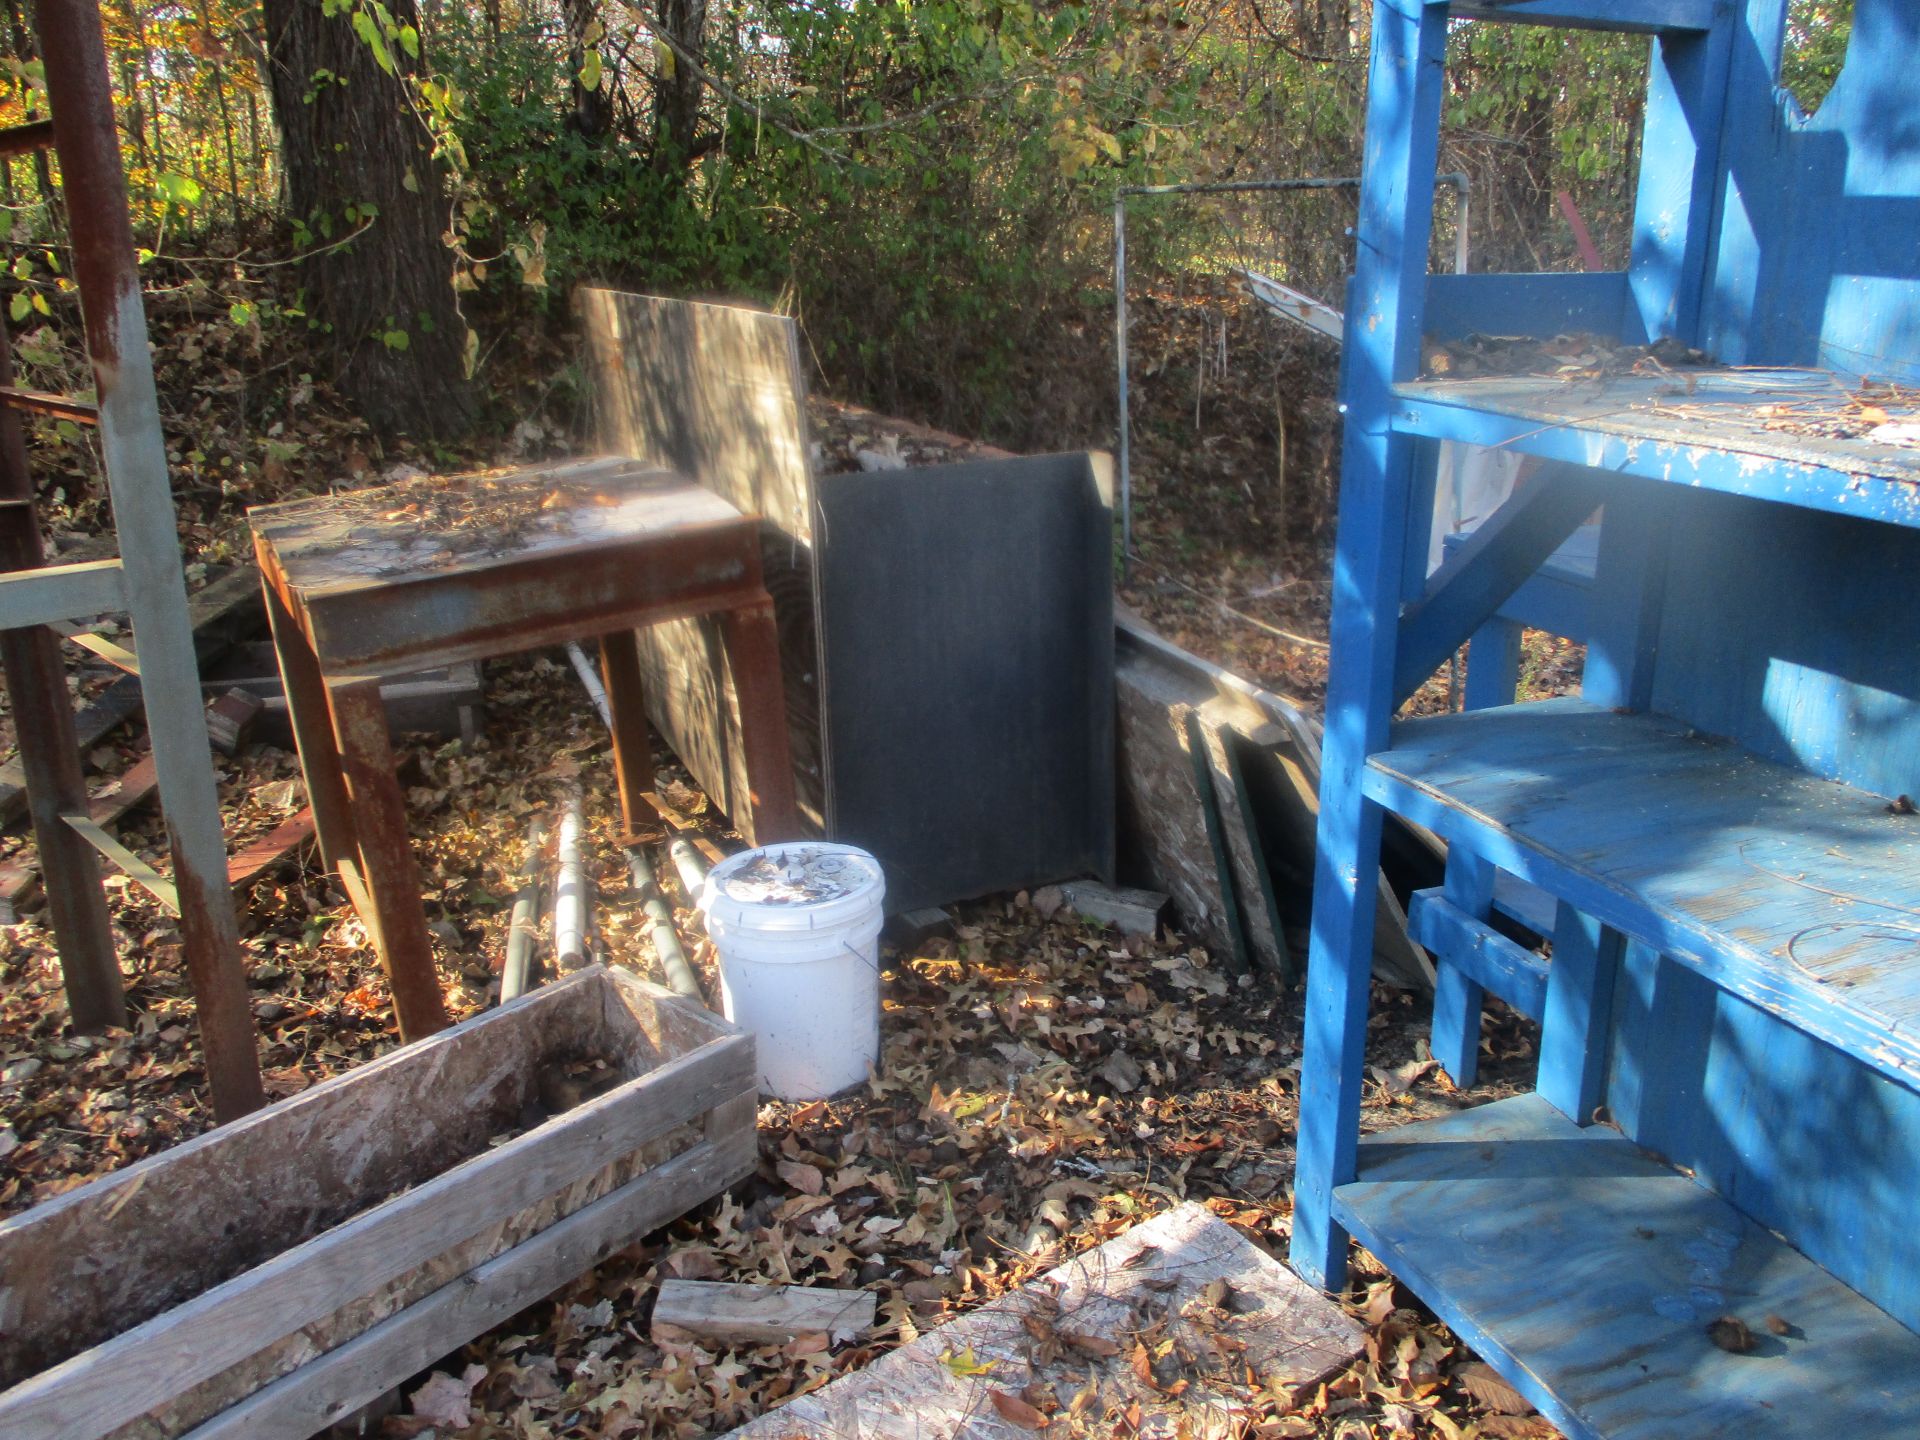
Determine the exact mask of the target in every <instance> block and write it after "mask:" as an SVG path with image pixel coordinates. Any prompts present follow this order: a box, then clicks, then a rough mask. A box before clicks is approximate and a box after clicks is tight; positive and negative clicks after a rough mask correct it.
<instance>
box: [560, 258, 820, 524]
mask: <svg viewBox="0 0 1920 1440" xmlns="http://www.w3.org/2000/svg"><path fill="white" fill-rule="evenodd" d="M574 311H575V314H576V315H577V316H578V317H579V320H580V330H581V335H582V337H583V339H584V342H585V346H586V351H587V360H588V369H589V371H590V373H591V375H592V378H593V386H594V403H595V412H596V415H595V418H596V425H597V429H598V432H599V437H600V440H601V444H602V448H604V449H607V450H611V451H613V452H615V453H618V454H624V455H631V456H633V457H634V458H636V459H640V460H650V461H652V462H654V463H656V464H660V465H667V466H671V467H672V468H673V469H675V470H677V471H679V472H680V473H681V474H683V475H687V476H690V477H691V478H693V479H695V480H697V481H699V482H700V483H701V484H702V485H705V486H706V487H707V488H708V489H710V490H712V491H713V492H714V493H715V494H717V495H721V496H723V497H725V498H726V499H727V500H729V501H731V502H732V503H733V504H734V506H735V507H736V508H738V509H739V510H740V511H741V512H742V513H743V514H747V515H759V516H761V517H763V518H764V519H765V520H766V521H767V522H768V523H769V524H771V525H773V526H775V527H776V528H777V529H779V530H781V531H782V532H783V533H785V534H787V535H790V536H792V537H793V538H794V539H796V540H798V541H800V543H801V544H803V545H807V544H811V543H812V542H813V529H814V515H813V486H812V478H811V470H810V463H809V457H808V454H807V429H806V379H805V371H804V370H802V368H801V365H800V328H799V326H798V324H797V323H796V322H795V321H794V320H793V318H792V317H791V316H788V315H774V314H771V313H768V312H766V311H763V310H753V309H749V308H748V307H746V306H744V305H705V304H699V303H696V302H693V301H689V300H669V299H665V298H663V297H661V296H657V295H632V294H627V293H624V292H622V291H618V290H603V289H598V288H595V287H591V286H587V287H582V288H581V289H579V290H577V291H575V292H574Z"/></svg>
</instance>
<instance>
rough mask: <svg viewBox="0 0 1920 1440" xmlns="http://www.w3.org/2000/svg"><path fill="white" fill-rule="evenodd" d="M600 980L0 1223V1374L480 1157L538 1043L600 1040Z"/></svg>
mask: <svg viewBox="0 0 1920 1440" xmlns="http://www.w3.org/2000/svg"><path fill="white" fill-rule="evenodd" d="M603 973H604V972H601V971H598V970H589V971H583V972H581V973H580V974H579V975H577V976H569V977H567V978H566V979H565V980H563V981H560V982H559V983H557V984H555V985H551V986H548V987H546V988H544V989H542V990H541V991H539V992H538V994H537V995H536V996H529V997H527V999H526V1000H525V1001H521V1002H516V1003H515V1004H512V1005H507V1006H502V1007H500V1008H499V1009H496V1010H492V1011H489V1012H487V1013H486V1014H485V1015H482V1016H479V1017H476V1018H475V1019H473V1020H470V1021H467V1022H465V1023H464V1024H462V1025H459V1026H456V1027H454V1028H453V1029H452V1030H449V1031H447V1032H446V1033H445V1034H444V1035H441V1036H437V1037H435V1038H434V1039H433V1040H432V1041H431V1042H430V1044H429V1045H428V1046H425V1047H420V1046H415V1047H406V1048H403V1049H400V1050H396V1051H394V1052H392V1053H390V1054H387V1055H384V1056H382V1057H380V1058H379V1059H377V1060H374V1061H372V1062H370V1063H369V1064H367V1065H364V1066H362V1067H360V1068H359V1069H357V1070H354V1071H352V1072H351V1073H350V1074H348V1075H345V1076H342V1077H340V1078H339V1079H338V1080H335V1081H328V1082H327V1083H325V1084H322V1085H317V1086H315V1087H313V1088H312V1089H310V1090H307V1091H304V1092H302V1093H301V1094H298V1095H295V1096H292V1097H290V1098H288V1099H286V1100H282V1101H280V1102H279V1103H277V1104H275V1105H273V1106H270V1107H268V1108H267V1109H265V1110H263V1111H260V1112H259V1113H258V1114H255V1115H251V1116H248V1117H246V1118H245V1119H243V1120H240V1121H237V1122H235V1123H233V1124H231V1125H227V1126H224V1127H222V1128H220V1129H218V1130H215V1131H211V1132H209V1133H207V1134H205V1135H201V1136H197V1137H195V1138H194V1139H192V1140H189V1141H187V1142H186V1143H184V1144H182V1145H178V1146H176V1147H174V1148H173V1149H171V1150H168V1151H166V1152H164V1153H163V1154H160V1155H156V1156H153V1157H151V1158H150V1159H147V1160H143V1161H141V1162H139V1163H138V1164H135V1165H131V1166H129V1167H127V1168H126V1169H125V1170H121V1171H118V1172H115V1173H114V1174H112V1175H107V1176H104V1177H102V1178H101V1179H99V1180H96V1181H94V1182H92V1183H91V1184H89V1185H86V1186H83V1187H81V1188H80V1189H78V1190H75V1191H72V1192H70V1193H69V1194H66V1195H62V1196H60V1197H59V1198H58V1199H55V1200H51V1201H49V1202H47V1203H46V1204H44V1205H40V1206H36V1207H35V1208H34V1209H32V1210H30V1211H28V1212H27V1213H25V1214H23V1215H18V1216H13V1217H11V1218H9V1219H7V1220H5V1221H0V1383H13V1382H16V1381H18V1380H20V1379H22V1378H24V1377H26V1376H29V1375H32V1374H34V1373H35V1372H37V1371H42V1370H45V1369H47V1367H49V1366H50V1365H53V1364H55V1363H58V1362H59V1361H60V1360H63V1359H65V1358H67V1357H68V1356H69V1355H72V1354H74V1353H77V1352H78V1351H80V1350H83V1349H85V1348H86V1347H88V1346H90V1345H96V1344H99V1343H100V1342H102V1341H104V1340H107V1339H109V1338H110V1337H112V1336H114V1335H116V1334H119V1333H120V1332H121V1331H123V1330H126V1329H128V1328H129V1327H130V1326H132V1325H135V1324H138V1323H139V1322H141V1321H145V1320H147V1319H149V1318H150V1317H152V1316H155V1315H158V1314H160V1313H161V1312H162V1311H165V1310H166V1309H168V1308H169V1307H171V1306H174V1305H177V1304H179V1303H180V1302H182V1301H184V1300H186V1299H188V1298H189V1297H192V1296H195V1295H198V1294H200V1293H202V1292H204V1291H207V1290H208V1289H210V1288H211V1287H213V1286H216V1285H218V1284H220V1283H221V1282H223V1281H225V1280H228V1279H230V1278H232V1277H234V1276H236V1275H239V1274H241V1273H243V1272H244V1271H246V1270H247V1269H248V1268H250V1267H251V1266H254V1265H257V1264H259V1263H260V1262H261V1261H262V1260H264V1259H266V1258H267V1257H269V1256H271V1255H274V1254H277V1253H280V1252H282V1251H286V1250H288V1249H290V1248H291V1247H294V1246H297V1245H299V1244H300V1243H301V1242H303V1241H305V1240H307V1239H309V1238H311V1237H312V1236H313V1235H315V1234H317V1233H319V1232H320V1231H321V1230H324V1229H325V1228H327V1227H328V1226H329V1225H332V1224H335V1223H338V1222H339V1221H341V1220H344V1219H346V1218H348V1217H349V1216H351V1215H352V1214H354V1213H355V1212H357V1211H359V1210H362V1209H364V1208H365V1206H366V1204H367V1202H368V1200H369V1199H370V1198H373V1197H378V1196H382V1195H388V1194H393V1193H395V1192H398V1191H400V1190H403V1189H405V1188H406V1187H408V1186H412V1185H417V1184H419V1183H420V1182H421V1181H423V1180H425V1179H428V1178H431V1176H433V1175H434V1174H437V1173H440V1172H442V1171H444V1170H446V1169H447V1168H448V1167H449V1166H451V1165H454V1164H456V1163H458V1161H460V1160H461V1159H463V1158H465V1157H467V1156H469V1155H474V1154H478V1153H481V1152H483V1151H485V1150H486V1147H487V1143H488V1140H489V1139H490V1138H491V1136H492V1135H494V1134H495V1133H497V1132H498V1131H500V1130H502V1129H506V1128H509V1127H510V1126H512V1125H513V1124H515V1123H517V1122H518V1120H519V1118H520V1116H521V1114H522V1112H523V1110H524V1108H525V1105H526V1102H527V1100H528V1098H529V1097H530V1096H532V1095H533V1093H534V1090H535V1088H536V1086H537V1076H536V1073H535V1072H536V1071H537V1069H538V1067H539V1064H540V1060H541V1056H542V1054H543V1053H544V1052H547V1051H550V1050H557V1051H562V1052H564V1051H567V1050H575V1051H594V1050H605V1049H607V1048H609V1040H608V1037H607V1036H606V1033H605V1032H606V1031H607V1030H608V1029H609V1028H610V1027H609V1023H608V1015H607V1005H606V993H607V992H606V988H605V985H604V982H603V981H602V980H601V978H600V977H601V975H602V974H603ZM660 993H661V994H665V993H666V992H660ZM646 1008H647V1009H651V1008H652V1007H651V1006H648V1007H646ZM637 1023H638V1021H637V1020H636V1021H632V1022H629V1023H628V1025H627V1026H626V1027H625V1028H626V1030H627V1032H628V1033H629V1034H631V1033H633V1032H634V1030H635V1026H636V1024H637ZM658 1055H659V1051H658V1050H657V1049H656V1050H654V1051H653V1052H652V1054H651V1055H650V1056H649V1057H648V1061H647V1063H649V1064H651V1063H653V1062H654V1061H655V1060H657V1058H658ZM425 1075H431V1077H432V1083H430V1084H423V1083H422V1077H423V1076H425ZM396 1117H401V1118H403V1119H404V1121H405V1123H396ZM290 1157H297V1161H298V1163H290ZM76 1257H78V1258H76Z"/></svg>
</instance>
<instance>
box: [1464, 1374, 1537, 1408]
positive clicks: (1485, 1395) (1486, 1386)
mask: <svg viewBox="0 0 1920 1440" xmlns="http://www.w3.org/2000/svg"><path fill="white" fill-rule="evenodd" d="M1453 1378H1454V1379H1456V1380H1458V1381H1459V1382H1460V1384H1461V1386H1462V1388H1464V1389H1465V1390H1466V1392H1467V1394H1469V1395H1471V1396H1472V1397H1473V1398H1474V1399H1475V1400H1478V1401H1479V1402H1480V1403H1481V1404H1482V1405H1484V1406H1486V1407H1487V1409H1489V1410H1491V1411H1492V1412H1493V1413H1494V1414H1496V1415H1531V1414H1532V1413H1533V1406H1532V1404H1531V1403H1530V1402H1529V1401H1528V1400H1527V1398H1526V1396H1524V1395H1522V1394H1521V1393H1520V1392H1519V1391H1518V1390H1516V1389H1514V1388H1513V1386H1511V1385H1509V1384H1508V1383H1507V1382H1506V1380H1505V1379H1504V1378H1503V1377H1502V1376H1501V1374H1500V1372H1499V1371H1498V1370H1496V1369H1494V1368H1493V1367H1492V1366H1491V1365H1483V1364H1481V1363H1480V1362H1479V1361H1478V1360H1474V1361H1471V1362H1469V1363H1468V1364H1465V1365H1462V1366H1461V1367H1460V1368H1459V1369H1458V1370H1455V1371H1454V1372H1453Z"/></svg>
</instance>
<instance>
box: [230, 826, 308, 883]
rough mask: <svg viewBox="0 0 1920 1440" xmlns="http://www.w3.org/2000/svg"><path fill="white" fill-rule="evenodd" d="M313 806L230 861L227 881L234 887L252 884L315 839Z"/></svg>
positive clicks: (262, 837)
mask: <svg viewBox="0 0 1920 1440" xmlns="http://www.w3.org/2000/svg"><path fill="white" fill-rule="evenodd" d="M314 834H315V826H314V823H313V807H312V806H311V805H309V806H307V807H306V808H305V809H304V810H301V811H300V812H299V813H297V814H295V815H292V816H290V817H289V818H287V819H285V820H282V821H281V822H280V823H279V824H278V825H276V826H274V827H273V829H271V830H269V831H268V832H267V833H266V834H265V835H262V836H261V837H260V838H259V839H258V840H256V841H254V842H253V843H252V844H251V845H249V846H247V848H246V849H244V850H242V851H241V852H240V853H239V854H237V855H235V856H234V857H233V859H232V860H230V861H228V862H227V881H228V883H229V884H231V885H232V886H233V888H234V889H236V890H238V889H241V888H242V887H243V886H247V885H251V884H252V883H253V882H254V881H255V880H257V879H259V878H260V876H262V875H264V874H265V873H266V872H267V871H268V870H271V869H272V868H273V867H274V866H275V865H278V864H279V863H280V862H281V861H282V860H284V859H286V858H287V856H289V855H291V854H292V853H293V852H294V851H296V850H298V849H299V848H300V847H301V846H302V845H304V844H306V843H307V841H309V840H311V839H313V838H314Z"/></svg>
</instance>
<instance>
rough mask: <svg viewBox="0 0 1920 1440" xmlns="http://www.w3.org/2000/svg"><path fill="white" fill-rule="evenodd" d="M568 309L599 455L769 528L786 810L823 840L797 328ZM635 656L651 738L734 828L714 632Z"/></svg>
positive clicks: (658, 302)
mask: <svg viewBox="0 0 1920 1440" xmlns="http://www.w3.org/2000/svg"><path fill="white" fill-rule="evenodd" d="M574 306H575V310H576V312H577V314H578V317H579V321H580V330H581V334H582V336H583V337H584V343H585V346H586V357H587V367H588V373H589V375H590V377H591V379H592V384H593V391H594V402H595V424H596V434H595V440H596V443H597V446H598V448H599V449H601V450H604V451H607V452H609V453H612V454H617V455H628V456H632V457H633V458H635V459H640V460H650V461H653V462H655V463H657V464H662V465H667V466H670V467H671V468H673V469H674V470H677V471H679V472H680V473H681V474H683V475H686V476H688V477H690V478H692V479H694V480H697V481H699V482H700V483H701V484H702V485H704V486H706V487H707V488H708V489H710V490H712V491H714V493H716V494H718V495H720V496H722V497H724V498H725V499H727V500H728V501H730V502H732V504H733V505H734V506H735V507H737V508H738V509H740V510H741V511H743V512H745V513H747V514H750V515H759V516H760V517H761V518H762V519H763V521H764V522H765V524H764V527H763V529H762V533H761V563H762V565H763V566H764V569H765V578H766V585H767V590H768V592H769V593H770V594H771V595H772V596H773V604H774V613H775V618H776V619H777V621H778V623H779V627H780V654H781V660H782V677H781V678H782V679H783V681H784V682H785V685H786V696H787V717H788V724H787V736H788V743H789V744H790V745H791V746H792V749H793V757H794V770H795V776H794V779H795V790H796V796H797V799H798V801H799V805H800V810H801V814H802V815H803V816H804V817H806V818H807V819H808V820H809V821H810V822H811V823H812V824H813V825H814V826H815V827H816V828H817V827H820V826H822V825H824V823H825V815H826V799H825V790H824V780H823V776H822V766H821V761H820V730H819V714H820V696H819V664H818V644H817V641H816V640H815V638H814V621H813V578H812V575H813V571H812V556H811V552H810V548H809V547H810V546H811V544H812V541H813V534H814V507H813V480H812V475H811V466H810V463H809V455H808V444H807V430H806V379H805V372H804V371H802V369H801V367H800V342H799V328H798V326H797V325H796V324H795V322H794V321H793V319H792V318H791V317H790V316H786V315H774V314H770V313H768V312H766V311H761V310H754V309H750V308H748V307H745V306H737V305H706V304H697V303H694V302H692V301H686V300H669V299H664V298H662V297H660V296H655V295H632V294H627V293H625V292H622V291H618V290H604V289H596V288H591V287H588V288H583V289H581V290H578V291H576V292H575V296H574ZM637 644H638V646H639V650H640V666H641V674H642V677H643V679H644V682H645V685H646V691H647V710H648V715H649V718H651V719H652V721H653V723H654V727H655V728H656V729H657V730H658V731H659V732H660V734H661V736H662V737H663V738H664V739H665V740H666V742H667V743H668V744H669V745H670V746H672V747H673V750H674V753H675V754H677V755H678V756H679V757H680V759H681V761H682V762H683V763H684V764H685V765H686V767H687V769H688V770H689V771H691V772H692V774H693V776H694V779H695V780H697V781H698V782H699V783H700V786H701V788H702V789H704V790H705V791H706V792H707V794H709V795H711V796H712V797H713V798H714V800H715V802H716V803H717V804H719V806H720V808H721V809H722V810H724V811H725V812H726V813H727V814H728V815H744V814H746V813H747V812H748V811H749V810H750V808H751V807H750V806H748V805H746V804H745V803H744V802H745V796H746V794H747V773H746V762H745V759H744V757H743V754H742V751H741V746H740V721H739V706H738V702H737V700H736V698H735V695H734V689H733V678H732V676H731V674H730V673H729V672H728V668H727V664H726V658H725V652H724V647H722V645H721V643H720V631H719V626H718V625H717V624H715V623H714V622H713V621H711V620H705V619H699V620H674V621H669V622H668V623H666V624H664V625H656V626H654V627H653V628H651V629H650V630H646V631H643V632H641V634H640V636H639V639H638V641H637Z"/></svg>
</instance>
